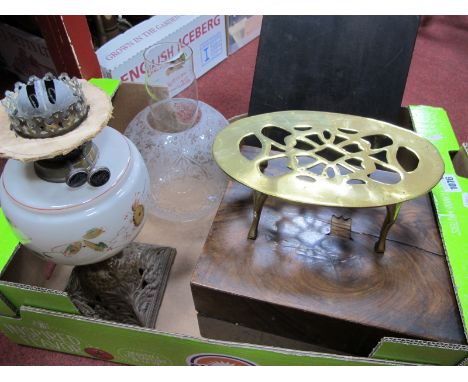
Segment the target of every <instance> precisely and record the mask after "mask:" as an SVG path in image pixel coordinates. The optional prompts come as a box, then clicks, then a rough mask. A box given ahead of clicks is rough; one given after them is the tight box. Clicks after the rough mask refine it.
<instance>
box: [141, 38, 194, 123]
mask: <svg viewBox="0 0 468 382" xmlns="http://www.w3.org/2000/svg"><path fill="white" fill-rule="evenodd" d="M144 63H145V71H146V74H145V84H146V90H147V92H148V95H149V104H150V109H151V116H150V121H149V122H150V124H151V126H152V127H153V128H155V129H157V130H159V131H164V132H178V131H183V130H186V129H189V128H191V127H192V126H193V125H194V124H195V122H196V120H197V118H198V117H199V115H198V114H199V113H198V88H197V79H196V76H195V72H194V70H193V52H192V49H191V48H190V47H188V46H181V45H179V44H178V43H162V44H155V45H153V46H151V47H149V48H148V49H146V50H145V52H144Z"/></svg>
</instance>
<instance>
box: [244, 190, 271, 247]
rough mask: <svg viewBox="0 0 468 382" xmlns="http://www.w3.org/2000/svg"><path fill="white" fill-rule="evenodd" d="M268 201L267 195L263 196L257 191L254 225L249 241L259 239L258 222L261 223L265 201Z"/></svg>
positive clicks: (254, 206)
mask: <svg viewBox="0 0 468 382" xmlns="http://www.w3.org/2000/svg"><path fill="white" fill-rule="evenodd" d="M266 199H267V195H265V194H262V193H261V192H258V191H255V190H254V192H253V204H254V205H253V208H254V211H253V221H252V225H251V226H250V230H249V236H248V238H249V239H252V240H255V239H256V238H257V229H258V222H259V221H260V215H261V213H262V208H263V205H264V204H265V200H266Z"/></svg>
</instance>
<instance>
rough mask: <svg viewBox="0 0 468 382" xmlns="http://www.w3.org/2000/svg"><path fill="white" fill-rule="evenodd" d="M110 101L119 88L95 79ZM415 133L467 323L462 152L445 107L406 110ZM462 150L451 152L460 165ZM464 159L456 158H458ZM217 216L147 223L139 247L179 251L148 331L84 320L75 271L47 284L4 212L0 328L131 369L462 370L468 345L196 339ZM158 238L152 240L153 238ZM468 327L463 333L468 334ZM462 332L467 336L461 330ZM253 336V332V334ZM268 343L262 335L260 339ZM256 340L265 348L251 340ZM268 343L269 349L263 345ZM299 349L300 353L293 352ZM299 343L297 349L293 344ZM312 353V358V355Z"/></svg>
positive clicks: (122, 95) (120, 103) (127, 109)
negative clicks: (200, 267)
mask: <svg viewBox="0 0 468 382" xmlns="http://www.w3.org/2000/svg"><path fill="white" fill-rule="evenodd" d="M97 85H98V86H104V87H107V88H108V89H107V90H108V91H109V93H110V94H113V93H114V91H115V87H116V86H118V84H117V83H110V82H106V81H102V80H101V81H100V82H99V83H97ZM114 105H115V112H114V117H113V120H112V121H111V122H110V125H111V126H113V127H114V128H117V129H118V130H120V131H123V130H124V128H125V127H126V126H127V124H128V122H129V121H130V120H131V119H132V118H133V117H134V116H135V115H136V114H137V113H138V111H140V110H141V109H142V108H143V107H144V105H146V96H145V93H144V87H143V86H142V85H136V84H122V85H121V86H120V88H119V90H118V91H117V92H116V94H115V97H114ZM409 111H410V115H411V118H412V123H413V127H414V129H415V130H416V131H417V132H418V133H419V134H421V135H422V136H424V137H426V138H428V139H430V140H431V141H432V142H433V143H434V144H435V145H436V147H437V148H438V149H439V150H440V152H441V154H442V156H443V159H444V161H445V166H446V172H445V175H444V178H443V179H442V180H441V182H440V183H439V184H438V185H437V186H436V187H435V189H434V191H433V199H434V204H435V208H436V213H437V216H438V221H439V225H440V231H441V236H442V238H443V242H444V245H445V249H446V253H447V258H448V262H449V264H450V271H451V274H452V278H453V284H454V289H455V291H456V294H457V299H458V303H459V307H460V312H461V315H462V319H463V322H464V323H466V320H467V316H466V315H467V314H468V313H467V312H468V263H464V261H463V260H464V259H463V258H464V257H466V256H467V255H468V241H467V240H466V239H465V240H463V238H466V237H467V236H468V227H467V226H466V225H464V224H463V223H464V222H465V221H466V217H467V208H468V179H467V178H464V177H462V176H461V175H459V174H460V172H459V173H457V172H456V171H455V169H454V166H453V163H452V156H454V153H456V152H458V151H459V145H458V142H457V140H456V138H455V135H454V133H453V131H452V128H451V125H450V121H449V119H448V117H447V114H446V113H445V111H444V110H443V109H440V108H433V107H427V106H410V107H409ZM466 155H467V154H466V149H465V151H460V153H459V154H457V156H456V157H457V158H459V159H458V161H459V162H461V163H462V165H463V166H466V168H465V170H461V171H468V160H464V159H463V158H464V157H466ZM460 158H462V159H461V160H460ZM213 218H214V215H212V216H210V217H207V218H206V219H204V220H203V221H201V222H200V221H199V222H197V223H196V224H175V223H174V224H172V223H167V222H162V221H158V220H157V219H156V218H153V217H152V218H150V219H149V220H148V222H147V223H146V224H145V227H144V228H143V231H142V232H141V234H140V235H139V237H138V238H137V241H142V242H148V243H153V244H159V245H169V246H174V247H176V248H177V252H178V253H177V256H176V260H175V263H174V266H173V269H172V271H171V275H170V278H169V282H168V285H167V288H166V293H165V296H164V299H163V302H162V305H161V309H160V313H159V316H158V321H157V323H156V327H155V328H154V329H148V328H142V327H138V326H132V325H125V324H119V323H116V322H111V321H104V320H100V319H95V318H88V317H85V316H83V315H81V314H80V312H79V311H78V309H77V308H76V307H75V305H74V304H73V302H72V301H71V299H70V298H69V296H68V295H67V293H66V292H64V290H65V286H66V284H67V282H68V279H69V276H70V273H71V271H72V267H70V266H63V265H57V266H56V268H55V270H54V271H53V273H52V276H51V277H49V278H48V277H46V275H47V273H50V272H48V269H47V267H50V265H48V264H47V263H45V262H44V261H43V260H41V259H39V258H38V257H36V256H33V255H32V254H30V253H28V251H27V250H26V248H25V247H23V246H21V241H22V239H21V237H18V235H17V233H15V232H14V231H13V230H12V228H11V227H10V226H9V224H8V222H7V220H6V219H5V217H4V215H3V213H1V210H0V330H1V331H2V332H3V333H4V334H5V335H6V336H7V337H9V338H10V339H11V340H12V341H14V342H16V343H19V344H22V345H27V346H32V347H39V348H44V349H48V350H54V351H59V352H64V353H70V354H75V355H81V356H86V357H94V358H98V359H104V360H110V361H113V362H118V363H124V364H131V365H216V364H220V365H223V364H224V365H225V364H234V365H392V364H434V365H463V364H464V363H466V362H467V360H468V346H465V345H457V344H446V343H435V342H432V343H430V342H425V341H417V340H406V339H398V338H383V339H382V340H381V341H380V342H379V344H377V346H376V348H375V349H374V351H373V352H372V354H370V355H369V357H367V358H359V357H350V356H346V355H342V354H341V355H340V354H331V353H325V352H323V351H322V350H321V349H318V348H314V347H313V346H309V347H308V348H307V349H308V351H303V350H297V349H299V348H300V349H304V347H303V346H302V345H303V344H295V343H293V342H287V341H285V339H282V338H275V337H271V338H270V339H269V340H268V341H266V343H269V344H275V345H277V346H275V347H271V346H263V345H258V344H257V345H254V344H248V343H239V342H225V341H215V340H210V339H205V338H201V336H200V332H199V329H198V323H197V317H196V312H195V309H194V306H193V301H192V296H191V292H190V277H191V273H192V270H193V268H194V266H195V263H196V260H197V257H198V255H199V254H200V253H201V250H202V246H203V243H204V241H205V239H206V236H207V234H208V231H209V228H210V226H211V223H212V220H213ZM155 236H157V237H155ZM465 329H466V326H465ZM465 332H466V330H465ZM253 335H254V334H252V336H253ZM259 336H260V337H262V338H265V336H267V335H266V334H263V333H260V334H259ZM252 342H262V341H252ZM264 343H265V342H264ZM296 345H297V346H296ZM299 345H300V346H299ZM311 349H312V350H315V351H310V350H311Z"/></svg>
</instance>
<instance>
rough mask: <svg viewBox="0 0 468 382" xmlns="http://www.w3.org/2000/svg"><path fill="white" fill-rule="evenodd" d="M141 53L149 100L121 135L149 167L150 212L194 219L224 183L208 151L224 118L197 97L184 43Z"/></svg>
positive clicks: (207, 211)
mask: <svg viewBox="0 0 468 382" xmlns="http://www.w3.org/2000/svg"><path fill="white" fill-rule="evenodd" d="M144 56H145V65H146V90H147V92H148V96H149V106H148V107H147V108H145V109H144V110H142V111H141V112H140V113H139V114H138V115H137V116H136V117H135V118H134V119H133V121H132V122H130V124H129V125H128V127H127V129H126V131H125V135H126V136H127V137H129V138H130V140H132V141H133V142H134V143H135V144H136V146H137V147H138V149H139V150H140V152H141V154H142V156H143V158H144V160H145V163H146V165H147V167H148V171H149V173H150V180H151V194H152V199H153V200H152V206H151V208H150V213H151V214H153V215H156V216H158V217H160V218H163V219H166V220H171V221H178V222H184V221H191V220H196V219H200V218H202V217H204V216H206V215H208V214H210V213H211V212H213V210H214V209H215V208H217V206H218V205H219V201H220V199H221V196H222V193H223V191H224V189H225V186H226V184H227V178H226V176H225V174H224V173H223V172H222V171H221V170H220V169H219V167H218V166H217V165H216V163H215V162H214V160H213V156H212V152H211V151H212V143H213V140H214V137H215V136H216V134H217V133H218V132H219V130H221V129H222V128H223V127H225V126H226V125H227V124H228V122H227V120H226V119H225V118H224V117H223V116H222V115H221V114H220V113H219V112H218V111H216V110H215V109H213V108H212V107H210V106H208V105H207V104H205V103H203V102H199V101H198V91H197V81H196V76H195V73H194V70H193V62H192V51H191V49H190V48H189V47H180V46H178V44H177V43H173V44H171V43H168V44H157V45H154V46H152V47H150V48H148V49H147V51H146V52H145V54H144Z"/></svg>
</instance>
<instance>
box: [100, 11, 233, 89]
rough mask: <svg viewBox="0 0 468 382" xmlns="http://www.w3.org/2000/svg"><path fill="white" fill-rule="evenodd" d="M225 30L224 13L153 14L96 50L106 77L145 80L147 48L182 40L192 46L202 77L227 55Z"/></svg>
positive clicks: (198, 70) (197, 67) (140, 81)
mask: <svg viewBox="0 0 468 382" xmlns="http://www.w3.org/2000/svg"><path fill="white" fill-rule="evenodd" d="M225 33H226V32H225V19H224V16H219V15H218V16H153V17H152V18H150V19H148V20H146V21H143V22H142V23H140V24H138V25H136V26H134V27H133V28H131V29H129V30H128V31H126V32H125V33H123V34H121V35H119V36H117V37H116V38H114V39H112V40H110V41H109V42H107V43H106V44H104V45H103V46H102V47H100V48H99V49H98V50H97V51H96V54H97V57H98V60H99V64H100V65H101V70H102V74H103V76H104V77H106V78H114V79H119V80H121V81H124V82H137V83H144V81H145V76H144V74H145V65H144V62H143V53H144V51H145V49H146V48H148V47H149V46H151V45H153V44H156V43H163V42H180V43H181V44H184V45H188V46H190V48H192V50H193V58H194V61H193V63H194V70H195V75H196V76H197V78H199V77H200V76H202V75H203V74H205V73H206V72H207V71H209V70H210V69H211V68H213V67H214V66H216V65H217V64H219V63H220V62H221V61H223V60H224V59H225V58H226V57H227V48H226V36H225Z"/></svg>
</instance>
